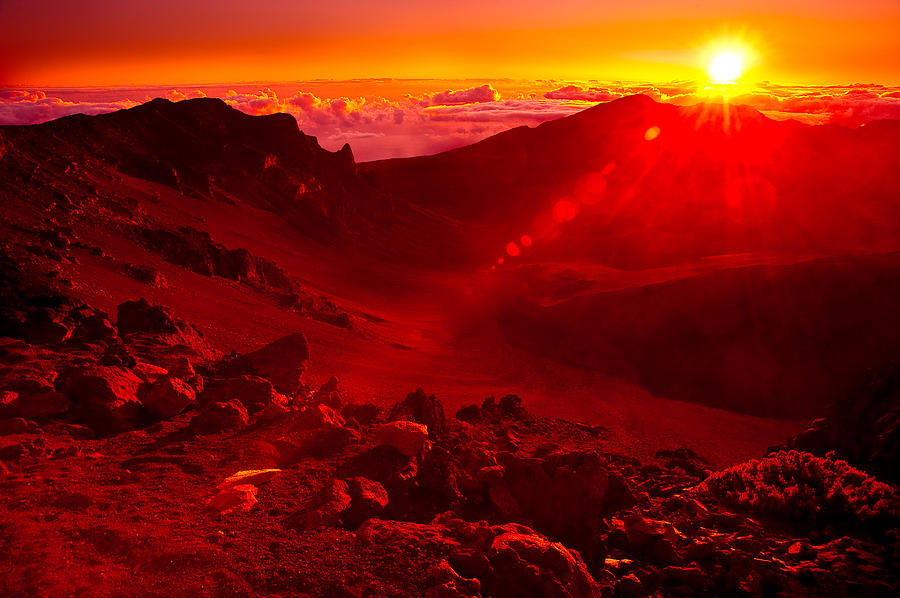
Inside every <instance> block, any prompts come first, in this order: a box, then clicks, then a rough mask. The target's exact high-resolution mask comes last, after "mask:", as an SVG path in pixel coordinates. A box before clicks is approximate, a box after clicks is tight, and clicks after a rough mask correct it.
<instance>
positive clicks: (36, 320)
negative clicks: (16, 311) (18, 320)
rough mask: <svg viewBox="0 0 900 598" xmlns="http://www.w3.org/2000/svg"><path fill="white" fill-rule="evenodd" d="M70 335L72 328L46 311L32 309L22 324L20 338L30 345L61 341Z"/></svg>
mask: <svg viewBox="0 0 900 598" xmlns="http://www.w3.org/2000/svg"><path fill="white" fill-rule="evenodd" d="M70 336H72V329H71V328H69V327H68V326H66V325H65V324H63V323H62V322H60V321H59V320H58V319H57V318H56V317H54V316H53V315H52V314H50V313H49V312H47V311H34V312H31V313H29V314H28V316H27V317H26V318H25V323H24V324H22V339H23V340H24V341H25V342H27V343H30V344H32V345H49V344H55V343H61V342H64V341H66V340H68V339H69V337H70Z"/></svg>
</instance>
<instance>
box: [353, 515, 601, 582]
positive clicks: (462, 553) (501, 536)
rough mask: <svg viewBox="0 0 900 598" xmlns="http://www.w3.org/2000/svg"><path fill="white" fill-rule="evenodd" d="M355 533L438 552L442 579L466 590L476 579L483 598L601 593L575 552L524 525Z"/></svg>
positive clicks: (384, 524)
mask: <svg viewBox="0 0 900 598" xmlns="http://www.w3.org/2000/svg"><path fill="white" fill-rule="evenodd" d="M356 535H357V539H358V541H359V542H363V543H372V544H378V545H381V546H385V547H387V548H388V549H389V550H396V551H402V552H404V553H427V554H437V555H439V558H440V557H443V558H442V559H441V560H446V561H447V565H448V566H449V567H450V568H451V569H452V570H453V574H450V573H449V572H448V571H445V578H447V577H448V578H450V579H454V580H455V579H456V577H455V576H459V577H460V578H462V579H464V580H466V586H465V588H464V591H468V592H472V591H474V590H476V589H478V587H477V586H476V585H475V584H474V582H473V581H472V580H476V579H477V580H478V582H479V585H480V591H481V593H482V595H484V596H493V597H496V598H513V597H516V598H518V597H521V596H554V597H560V598H575V597H584V598H588V597H590V598H599V596H601V592H602V588H601V586H600V585H599V584H598V583H597V582H596V581H595V580H594V578H593V577H591V574H590V573H589V571H588V569H587V566H586V565H585V564H584V561H582V560H581V558H580V557H579V555H578V554H577V553H576V552H573V551H570V550H568V549H567V548H566V547H565V546H563V545H562V544H559V543H557V542H551V541H549V540H548V539H547V538H546V537H544V536H542V535H541V534H539V533H537V532H535V531H534V530H532V529H530V528H528V527H525V526H523V525H517V524H506V525H496V526H488V525H486V524H485V523H484V522H481V523H469V522H466V521H462V520H459V519H440V518H439V519H438V520H436V521H434V522H432V523H430V524H421V523H407V522H400V521H385V520H382V519H368V520H367V521H366V522H365V523H363V525H362V526H361V527H360V528H359V530H358V531H357V534H356ZM438 562H439V563H440V562H441V561H438ZM454 574H455V576H454ZM440 585H443V583H442V584H440ZM440 585H437V586H435V585H433V586H432V587H436V588H437V587H440ZM438 595H440V594H438ZM451 595H452V594H451ZM462 595H466V594H462Z"/></svg>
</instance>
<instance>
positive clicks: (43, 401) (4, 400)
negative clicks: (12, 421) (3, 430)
mask: <svg viewBox="0 0 900 598" xmlns="http://www.w3.org/2000/svg"><path fill="white" fill-rule="evenodd" d="M7 386H8V387H12V388H14V389H15V390H11V389H7V390H2V391H0V418H2V417H23V418H25V419H30V420H44V419H50V418H53V417H58V416H60V415H62V414H64V413H66V412H68V411H69V409H71V407H72V401H71V399H69V397H67V396H66V395H64V394H62V393H60V392H58V391H57V390H55V389H54V388H53V386H51V385H50V384H49V383H47V382H46V381H44V380H41V379H38V378H29V379H18V380H14V381H11V382H9V383H8V384H7Z"/></svg>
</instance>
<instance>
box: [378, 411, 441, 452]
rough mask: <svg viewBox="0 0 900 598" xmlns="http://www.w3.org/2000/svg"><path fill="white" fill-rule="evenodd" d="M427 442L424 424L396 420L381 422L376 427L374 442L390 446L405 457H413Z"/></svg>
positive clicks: (426, 431)
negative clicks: (378, 426) (380, 424)
mask: <svg viewBox="0 0 900 598" xmlns="http://www.w3.org/2000/svg"><path fill="white" fill-rule="evenodd" d="M426 442H428V428H426V427H425V426H424V425H422V424H419V423H416V422H411V421H405V420H398V421H392V422H388V423H386V424H383V425H382V426H381V427H380V428H378V434H377V435H376V437H375V443H376V444H378V445H379V446H392V447H394V448H395V449H397V451H398V452H400V453H401V454H403V455H406V456H407V457H415V456H417V455H418V454H420V453H421V452H422V450H423V449H424V448H425V443H426Z"/></svg>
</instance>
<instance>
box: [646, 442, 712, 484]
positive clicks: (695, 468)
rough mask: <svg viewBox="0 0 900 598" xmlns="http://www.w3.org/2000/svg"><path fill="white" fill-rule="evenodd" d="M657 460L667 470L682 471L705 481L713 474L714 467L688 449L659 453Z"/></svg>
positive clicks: (666, 450) (668, 450) (667, 450)
mask: <svg viewBox="0 0 900 598" xmlns="http://www.w3.org/2000/svg"><path fill="white" fill-rule="evenodd" d="M656 460H657V461H658V462H659V463H660V464H662V466H663V467H665V468H667V469H675V468H676V467H677V468H678V469H681V470H682V471H684V472H685V473H687V474H688V475H691V476H694V477H697V478H700V479H703V478H705V477H706V476H708V475H709V474H710V473H712V466H711V464H710V463H709V461H707V460H706V459H704V458H703V457H701V456H700V455H698V454H697V453H695V452H694V451H692V450H691V449H689V448H687V447H680V448H677V449H664V450H661V451H657V453H656Z"/></svg>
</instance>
